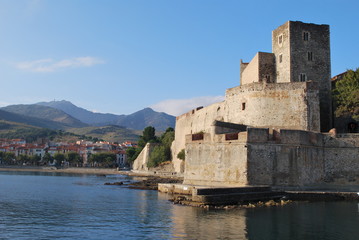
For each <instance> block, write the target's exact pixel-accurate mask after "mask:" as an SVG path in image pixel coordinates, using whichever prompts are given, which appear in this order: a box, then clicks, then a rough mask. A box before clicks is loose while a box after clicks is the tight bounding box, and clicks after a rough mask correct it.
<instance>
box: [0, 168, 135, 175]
mask: <svg viewBox="0 0 359 240" xmlns="http://www.w3.org/2000/svg"><path fill="white" fill-rule="evenodd" d="M0 171H21V172H63V173H77V174H124V175H128V172H126V171H118V170H117V169H116V168H80V167H79V168H74V167H72V168H59V169H57V168H55V167H31V166H0Z"/></svg>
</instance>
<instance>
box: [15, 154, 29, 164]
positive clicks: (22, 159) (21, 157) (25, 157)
mask: <svg viewBox="0 0 359 240" xmlns="http://www.w3.org/2000/svg"><path fill="white" fill-rule="evenodd" d="M17 161H18V162H19V163H21V164H23V163H28V162H30V157H29V156H28V155H26V154H21V155H19V156H17Z"/></svg>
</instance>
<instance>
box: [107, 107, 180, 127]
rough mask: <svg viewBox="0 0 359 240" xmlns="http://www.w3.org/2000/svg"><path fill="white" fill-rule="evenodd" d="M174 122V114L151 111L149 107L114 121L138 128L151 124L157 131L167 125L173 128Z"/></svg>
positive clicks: (117, 123) (121, 124)
mask: <svg viewBox="0 0 359 240" xmlns="http://www.w3.org/2000/svg"><path fill="white" fill-rule="evenodd" d="M175 123H176V118H175V117H174V116H171V115H168V114H166V113H159V112H156V111H153V110H152V109H151V108H145V109H142V110H140V111H138V112H135V113H132V114H130V115H127V116H125V117H124V118H121V119H119V120H117V121H115V122H114V124H116V125H120V126H126V127H128V128H132V129H138V130H143V129H144V128H145V127H147V126H152V127H154V128H155V129H156V130H159V131H164V130H166V129H167V128H168V127H172V128H174V127H175Z"/></svg>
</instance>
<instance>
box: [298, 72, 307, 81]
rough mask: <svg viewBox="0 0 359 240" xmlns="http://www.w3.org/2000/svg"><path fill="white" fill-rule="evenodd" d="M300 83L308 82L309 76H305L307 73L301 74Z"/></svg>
mask: <svg viewBox="0 0 359 240" xmlns="http://www.w3.org/2000/svg"><path fill="white" fill-rule="evenodd" d="M299 81H300V82H305V81H307V75H305V73H301V74H300V75H299Z"/></svg>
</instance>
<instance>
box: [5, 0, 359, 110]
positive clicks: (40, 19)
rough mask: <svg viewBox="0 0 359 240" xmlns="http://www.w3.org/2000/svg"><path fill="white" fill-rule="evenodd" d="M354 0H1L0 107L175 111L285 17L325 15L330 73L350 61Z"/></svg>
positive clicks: (233, 77)
mask: <svg viewBox="0 0 359 240" xmlns="http://www.w3.org/2000/svg"><path fill="white" fill-rule="evenodd" d="M358 9H359V1H358V0H348V1H346V0H326V1H325V0H321V1H315V0H311V1H307V0H301V1H298V0H297V1H290V0H287V1H276V0H272V1H268V0H263V1H259V0H258V1H256V0H251V1H242V0H237V1H232V0H126V1H125V0H58V1H55V0H16V1H14V0H0V83H1V85H0V88H1V94H0V106H6V105H10V104H31V103H36V102H40V101H52V100H68V101H71V102H72V103H74V104H75V105H77V106H80V107H83V108H86V109H88V110H92V111H96V112H104V113H115V114H130V113H133V112H136V111H138V110H141V109H143V108H145V107H152V108H154V109H155V110H157V111H163V112H167V113H169V114H173V115H178V114H181V113H183V112H185V111H187V110H190V109H192V108H194V107H197V106H201V105H206V104H210V103H212V102H216V101H220V100H221V99H223V95H224V93H225V90H226V89H227V88H230V87H234V86H237V85H239V61H240V59H243V60H244V61H250V60H251V59H252V57H254V55H255V54H256V52H258V51H263V52H271V31H272V30H274V29H275V28H277V27H278V26H280V25H282V24H283V23H285V22H286V21H288V20H293V21H303V22H309V23H317V24H329V25H330V29H331V58H332V75H333V76H334V75H336V74H339V73H342V72H344V71H346V69H351V68H357V67H359V64H358V61H359V60H358V56H359V47H358V44H359V32H358V25H359V18H358Z"/></svg>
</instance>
